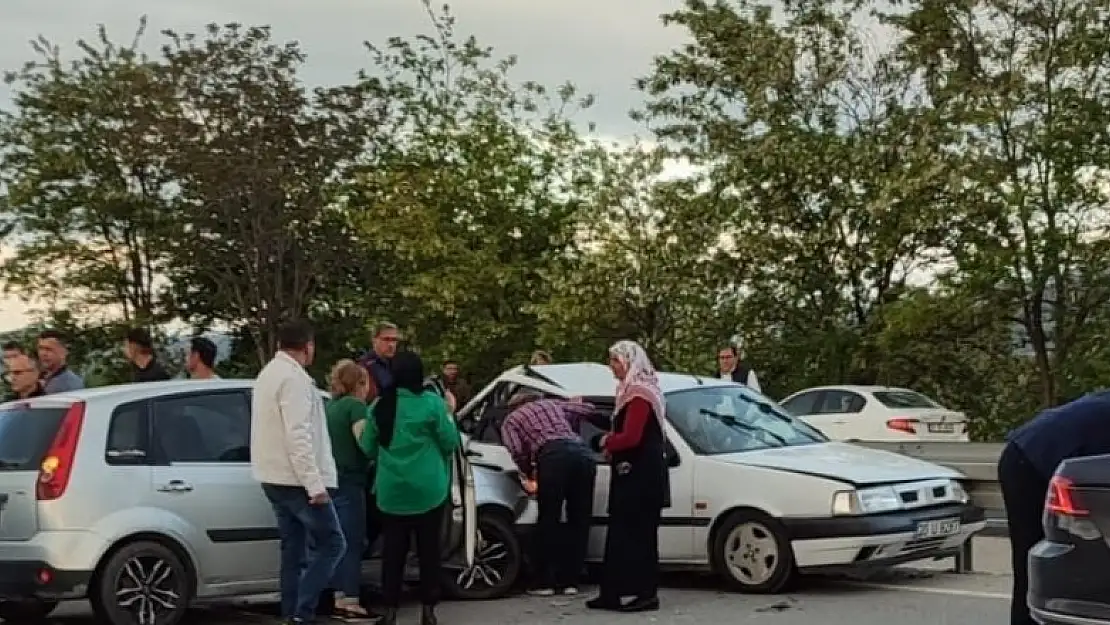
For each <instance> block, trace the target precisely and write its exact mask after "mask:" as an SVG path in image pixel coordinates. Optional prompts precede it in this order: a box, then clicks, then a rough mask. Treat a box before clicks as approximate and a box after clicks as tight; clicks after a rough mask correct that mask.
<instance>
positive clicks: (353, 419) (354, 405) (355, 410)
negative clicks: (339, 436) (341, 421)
mask: <svg viewBox="0 0 1110 625" xmlns="http://www.w3.org/2000/svg"><path fill="white" fill-rule="evenodd" d="M368 412H369V411H368V410H367V409H366V404H364V403H363V402H360V401H352V402H351V407H350V408H348V409H347V425H350V426H354V424H356V423H358V422H359V421H362V420H363V419H365V418H366V417H367V414H368Z"/></svg>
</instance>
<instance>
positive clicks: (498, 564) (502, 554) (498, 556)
mask: <svg viewBox="0 0 1110 625" xmlns="http://www.w3.org/2000/svg"><path fill="white" fill-rule="evenodd" d="M508 566H509V546H508V545H507V544H505V543H504V542H502V541H497V540H493V541H487V540H486V539H485V538H484V537H483V538H482V539H481V540H480V542H479V543H478V549H477V550H476V552H475V554H474V564H473V565H471V566H468V567H466V568H464V569H462V570H461V571H459V574H458V577H456V578H455V583H456V584H458V586H459V588H462V589H464V590H473V589H474V588H475V587H476V586H479V585H481V586H485V587H487V588H492V587H494V586H496V585H498V584H500V583H501V580H502V579H504V576H505V570H506V569H507V568H508Z"/></svg>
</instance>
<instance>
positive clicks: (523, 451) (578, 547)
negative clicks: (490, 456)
mask: <svg viewBox="0 0 1110 625" xmlns="http://www.w3.org/2000/svg"><path fill="white" fill-rule="evenodd" d="M509 409H510V410H512V412H511V413H509V416H507V417H505V421H504V422H503V423H502V424H501V442H503V443H504V444H505V447H506V448H507V449H508V450H509V453H510V454H511V455H512V457H513V461H514V462H515V463H516V465H517V467H518V468H519V469H520V472H521V476H522V477H524V478H527V479H534V480H535V481H536V489H537V490H536V503H537V504H538V505H539V518H538V519H537V521H536V540H537V541H538V542H537V544H536V572H537V586H536V588H535V589H533V590H532V593H533V594H536V595H540V596H550V595H554V594H555V593H556V592H559V593H563V594H568V595H572V594H576V593H577V592H578V587H577V583H578V577H579V575H580V574H581V573H582V567H583V566H584V565H585V561H586V546H587V543H588V541H589V536H590V519H591V518H592V516H593V500H594V479H595V478H596V477H597V461H596V459H595V457H594V453H593V451H592V450H591V449H590V448H589V446H588V445H587V444H586V443H585V442H583V441H582V438H581V436H579V432H580V431H581V428H580V426H581V423H582V420H583V419H587V418H589V417H590V415H591V414H592V413H593V412H594V406H593V404H589V403H586V402H583V401H582V400H581V399H571V400H562V399H545V398H544V397H543V396H542V395H540V394H539V393H536V392H534V391H522V392H519V393H517V394H516V395H513V397H512V398H511V399H510V400H509ZM564 507H565V509H566V523H563V522H562V518H563V510H564Z"/></svg>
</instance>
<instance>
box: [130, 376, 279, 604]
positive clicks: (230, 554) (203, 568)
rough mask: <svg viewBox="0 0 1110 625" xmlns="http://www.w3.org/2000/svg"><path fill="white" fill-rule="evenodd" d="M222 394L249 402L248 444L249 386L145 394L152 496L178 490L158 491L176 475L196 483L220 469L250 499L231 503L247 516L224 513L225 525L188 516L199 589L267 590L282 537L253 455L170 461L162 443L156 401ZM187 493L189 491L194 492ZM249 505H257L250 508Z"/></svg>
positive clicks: (189, 483) (209, 478)
mask: <svg viewBox="0 0 1110 625" xmlns="http://www.w3.org/2000/svg"><path fill="white" fill-rule="evenodd" d="M224 395H226V396H239V397H241V398H242V399H243V401H244V402H245V405H246V408H247V417H248V429H247V437H248V444H249V440H250V427H253V423H251V421H250V415H251V412H250V411H251V409H252V398H251V389H250V388H249V387H240V388H235V387H232V388H207V389H197V390H186V391H179V392H173V393H166V394H162V395H158V396H156V397H151V398H149V399H147V400H146V402H147V409H146V414H147V423H148V425H147V431H148V434H147V435H148V437H149V441H150V442H149V445H150V452H151V496H152V499H154V500H163V501H164V497H166V496H175V495H173V493H166V492H160V491H159V490H158V489H159V488H161V487H166V486H169V485H170V484H171V483H172V482H173V481H174V480H180V481H182V482H184V487H185V488H189V487H190V486H194V487H195V485H196V484H198V483H201V484H205V483H211V482H212V481H213V480H212V476H214V475H217V474H218V475H219V476H220V478H219V479H222V480H226V484H223V486H225V487H230V488H231V489H234V490H235V491H237V492H241V493H242V494H243V495H245V496H246V497H248V499H247V500H246V501H243V500H242V499H239V501H240V502H241V503H243V504H246V505H244V506H236V507H234V508H229V510H231V509H234V510H242V511H245V514H246V520H247V521H248V522H247V523H245V524H239V523H238V522H235V521H232V520H233V519H235V516H234V515H229V516H227V517H226V519H227V520H229V521H230V522H227V523H221V524H220V525H226V526H227V527H202V528H198V527H196V526H195V524H194V523H193V522H192V521H191V520H189V519H185V522H186V523H187V524H189V526H190V528H191V530H200V531H193V532H192V534H193V535H192V538H193V540H194V541H195V543H196V544H197V545H198V546H196V547H194V550H195V551H196V552H197V558H198V560H200V561H199V562H197V563H196V569H197V581H198V594H201V593H203V592H204V587H205V586H212V587H213V588H218V589H219V590H216V591H215V592H216V594H220V595H224V594H240V593H242V592H267V591H268V590H267V589H269V588H270V587H271V586H272V585H273V583H274V580H276V579H277V577H278V574H279V571H280V549H279V543H280V537H279V534H278V528H277V520H276V518H275V517H274V516H273V509H272V508H271V506H270V505H269V503H268V502H267V500H266V498H265V495H264V494H263V492H262V488H261V486H260V485H259V483H258V481H257V480H255V478H254V476H253V473H252V470H251V463H250V459H249V457H248V459H247V460H246V461H245V462H242V461H228V462H223V461H219V462H212V461H208V462H170V461H169V460H167V459H166V458H165V457H164V453H163V449H162V448H161V446H160V445H159V444H158V430H157V421H158V419H157V407H158V404H159V403H164V402H168V401H181V400H187V399H189V398H193V397H212V396H216V397H219V396H224ZM251 493H253V495H251ZM184 494H185V495H186V496H188V495H191V494H192V493H191V492H186V493H184ZM251 498H253V503H248V502H251V501H252V499H251ZM250 506H253V507H255V508H256V509H255V510H254V511H253V512H252V511H251V508H250ZM210 507H211V506H210ZM248 563H249V564H248ZM244 564H246V566H244Z"/></svg>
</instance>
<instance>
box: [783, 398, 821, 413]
mask: <svg viewBox="0 0 1110 625" xmlns="http://www.w3.org/2000/svg"><path fill="white" fill-rule="evenodd" d="M820 396H821V393H816V392H810V393H802V394H801V395H798V396H796V397H792V398H790V399H789V400H788V401H785V402H783V404H782V407H783V408H784V409H785V410H786V411H787V412H789V413H790V414H793V415H806V414H813V413H814V412H815V410H814V408H815V406H814V404H815V403H816V401H817V398H818V397H820Z"/></svg>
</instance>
